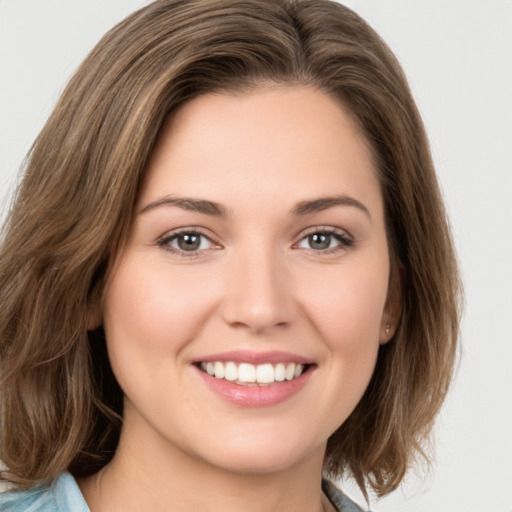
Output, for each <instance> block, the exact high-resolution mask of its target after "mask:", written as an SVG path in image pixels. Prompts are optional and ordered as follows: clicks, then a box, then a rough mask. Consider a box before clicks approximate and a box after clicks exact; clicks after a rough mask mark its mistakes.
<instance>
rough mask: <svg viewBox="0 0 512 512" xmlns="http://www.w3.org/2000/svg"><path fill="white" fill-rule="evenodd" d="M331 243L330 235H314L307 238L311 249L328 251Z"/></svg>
mask: <svg viewBox="0 0 512 512" xmlns="http://www.w3.org/2000/svg"><path fill="white" fill-rule="evenodd" d="M330 243H331V235H326V234H325V233H315V234H314V235H310V236H309V245H310V247H311V248H313V249H328V248H329V245H330Z"/></svg>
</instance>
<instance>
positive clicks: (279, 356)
mask: <svg viewBox="0 0 512 512" xmlns="http://www.w3.org/2000/svg"><path fill="white" fill-rule="evenodd" d="M215 361H221V362H222V361H223V362H228V361H232V362H234V363H250V364H254V365H258V364H264V363H271V364H277V363H299V364H314V361H313V360H311V359H309V358H307V357H302V356H299V355H297V354H293V353H291V352H281V351H270V352H254V351H252V350H232V351H228V352H219V353H217V354H210V355H207V356H204V357H201V358H199V359H196V360H195V361H194V362H195V363H209V362H215Z"/></svg>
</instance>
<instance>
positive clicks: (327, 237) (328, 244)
mask: <svg viewBox="0 0 512 512" xmlns="http://www.w3.org/2000/svg"><path fill="white" fill-rule="evenodd" d="M352 244H353V241H352V239H351V238H350V237H349V236H348V235H347V234H346V233H344V232H343V231H338V230H336V229H333V228H331V229H322V230H319V229H317V230H316V231H313V232H311V233H309V234H307V235H306V236H305V237H303V238H302V239H301V240H300V242H299V243H298V244H297V247H299V248H300V249H309V250H313V251H317V252H333V251H336V250H338V249H340V250H342V249H346V248H348V247H350V246H351V245H352Z"/></svg>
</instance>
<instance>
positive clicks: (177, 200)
mask: <svg viewBox="0 0 512 512" xmlns="http://www.w3.org/2000/svg"><path fill="white" fill-rule="evenodd" d="M160 206H176V207H178V208H181V209H183V210H187V211H191V212H196V213H202V214H204V215H212V216H215V217H226V216H227V213H226V209H225V208H224V207H223V206H222V205H220V204H219V203H215V202H213V201H208V200H206V199H194V198H191V197H176V196H165V197H162V198H160V199H157V200H156V201H152V202H151V203H149V204H147V205H146V206H145V207H144V208H143V209H142V210H141V211H140V213H146V212H148V211H150V210H154V209H155V208H159V207H160ZM335 206H352V207H355V208H357V209H359V210H361V211H362V212H364V213H365V214H366V215H367V216H368V217H369V218H370V219H371V218H372V217H371V215H370V212H369V211H368V208H366V206H365V205H364V204H363V203H361V202H360V201H358V200H357V199H354V198H353V197H350V196H346V195H336V196H327V197H320V198H318V199H312V200H308V201H300V202H299V203H297V204H296V205H295V207H294V208H293V209H292V210H291V212H290V213H291V214H292V215H296V216H304V215H310V214H312V213H318V212H321V211H324V210H328V209H329V208H333V207H335Z"/></svg>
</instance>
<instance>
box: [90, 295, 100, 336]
mask: <svg viewBox="0 0 512 512" xmlns="http://www.w3.org/2000/svg"><path fill="white" fill-rule="evenodd" d="M102 324H103V311H102V307H101V300H99V299H95V300H94V302H93V304H92V305H91V307H90V309H89V312H88V314H87V330H88V331H95V330H96V329H97V328H98V327H100V326H101V325H102Z"/></svg>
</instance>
